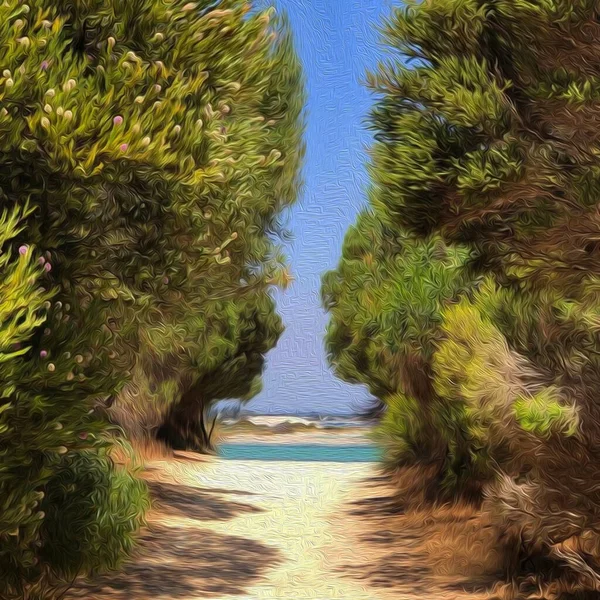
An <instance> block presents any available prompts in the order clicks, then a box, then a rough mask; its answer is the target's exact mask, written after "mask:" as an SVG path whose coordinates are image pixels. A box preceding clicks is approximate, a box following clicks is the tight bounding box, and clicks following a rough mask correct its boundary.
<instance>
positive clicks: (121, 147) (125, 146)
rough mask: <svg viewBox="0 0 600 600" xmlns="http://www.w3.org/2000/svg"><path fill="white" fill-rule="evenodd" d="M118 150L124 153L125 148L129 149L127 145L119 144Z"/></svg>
mask: <svg viewBox="0 0 600 600" xmlns="http://www.w3.org/2000/svg"><path fill="white" fill-rule="evenodd" d="M119 148H120V150H121V152H126V151H127V148H129V144H121V145H120V146H119Z"/></svg>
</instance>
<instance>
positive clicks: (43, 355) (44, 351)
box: [40, 350, 48, 358]
mask: <svg viewBox="0 0 600 600" xmlns="http://www.w3.org/2000/svg"><path fill="white" fill-rule="evenodd" d="M40 356H41V357H42V358H46V356H48V352H46V350H42V351H41V352H40Z"/></svg>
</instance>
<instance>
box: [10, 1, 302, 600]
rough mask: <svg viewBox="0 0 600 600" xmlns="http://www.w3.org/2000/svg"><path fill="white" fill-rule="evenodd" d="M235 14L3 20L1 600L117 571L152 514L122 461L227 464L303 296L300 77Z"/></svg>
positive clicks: (38, 9)
mask: <svg viewBox="0 0 600 600" xmlns="http://www.w3.org/2000/svg"><path fill="white" fill-rule="evenodd" d="M250 8H251V7H250V5H248V4H246V3H244V2H241V1H237V0H223V1H222V2H210V3H209V2H202V3H198V4H196V3H193V2H185V1H180V0H173V1H170V2H161V1H157V0H131V1H128V2H121V1H118V0H114V1H112V0H109V1H106V0H91V1H87V0H86V1H80V0H75V1H72V0H70V1H68V2H63V1H62V0H30V1H29V2H27V3H24V2H21V1H20V0H7V1H6V2H4V3H3V4H2V5H1V6H0V56H1V61H0V64H1V67H2V73H1V77H0V132H1V133H0V144H1V148H0V214H1V215H2V216H1V218H0V244H1V250H2V252H1V254H0V269H1V271H0V273H1V274H0V286H1V288H2V303H1V307H0V310H1V311H2V320H1V324H0V343H1V346H2V349H1V360H0V372H1V374H0V381H1V383H2V398H1V400H0V590H2V592H1V594H2V598H3V599H5V600H12V599H17V598H18V599H27V600H38V599H40V600H41V599H44V600H48V599H52V598H58V597H60V596H62V595H63V594H64V593H65V590H66V589H67V588H68V587H69V586H70V585H71V583H72V582H73V580H74V579H75V578H76V577H77V576H78V575H82V574H84V575H85V574H94V573H97V572H99V571H101V570H104V569H107V568H115V567H117V566H118V565H119V563H120V561H121V559H122V558H123V557H124V556H125V555H126V554H127V552H128V551H129V550H130V549H131V547H132V544H133V541H134V536H135V533H136V531H137V530H138V529H139V526H140V524H141V523H142V522H143V520H142V519H143V515H144V513H145V511H146V508H147V505H148V499H147V493H146V491H145V485H143V484H142V483H141V482H140V481H138V480H137V479H136V477H135V473H132V472H130V471H129V470H128V469H125V468H123V467H121V466H117V465H116V464H115V462H114V460H113V450H114V448H115V446H119V447H121V446H123V445H124V444H125V445H126V444H127V440H132V439H140V438H141V439H143V438H144V437H146V438H151V437H154V436H156V435H157V432H159V431H160V435H161V437H162V439H164V440H166V441H167V443H168V444H169V445H171V446H173V447H183V448H186V449H187V448H191V449H198V450H204V449H205V448H206V447H207V446H208V445H210V440H209V439H208V432H207V430H206V427H205V422H204V415H205V414H206V411H207V410H208V408H209V407H210V405H211V403H213V402H214V401H215V400H218V399H221V398H228V397H238V398H242V399H243V398H249V397H251V396H252V394H254V393H255V392H256V391H257V390H258V389H259V384H260V373H261V370H262V363H263V357H264V354H265V352H267V351H268V350H269V349H270V348H272V347H273V346H274V345H275V343H276V341H277V339H278V337H279V335H280V333H281V331H282V324H281V320H280V318H279V317H278V315H277V314H276V312H275V307H274V303H273V301H272V300H271V297H270V295H269V293H268V290H269V288H270V287H271V286H273V285H284V284H285V283H286V281H287V278H288V276H287V271H286V265H285V261H284V259H283V258H282V256H281V252H280V251H279V248H278V242H277V236H278V234H279V233H280V232H281V227H280V225H279V214H280V212H281V211H282V210H283V209H284V208H285V207H287V206H289V205H290V204H291V203H293V202H294V201H295V199H296V194H297V189H298V184H299V180H298V172H299V165H300V162H301V160H302V142H301V134H302V121H301V110H302V104H303V92H302V79H301V71H300V67H299V63H298V61H297V59H296V56H295V53H294V50H293V47H292V44H291V39H290V35H289V32H288V29H287V26H286V24H285V22H284V21H283V20H282V19H281V18H278V17H275V16H274V15H273V13H272V11H271V10H263V11H252V12H251V11H250Z"/></svg>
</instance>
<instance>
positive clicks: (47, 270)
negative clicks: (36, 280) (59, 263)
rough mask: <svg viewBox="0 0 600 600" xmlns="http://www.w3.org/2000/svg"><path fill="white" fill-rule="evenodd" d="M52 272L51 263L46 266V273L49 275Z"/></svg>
mask: <svg viewBox="0 0 600 600" xmlns="http://www.w3.org/2000/svg"><path fill="white" fill-rule="evenodd" d="M51 270H52V265H51V264H50V263H46V264H45V265H44V271H46V273H48V272H49V271H51Z"/></svg>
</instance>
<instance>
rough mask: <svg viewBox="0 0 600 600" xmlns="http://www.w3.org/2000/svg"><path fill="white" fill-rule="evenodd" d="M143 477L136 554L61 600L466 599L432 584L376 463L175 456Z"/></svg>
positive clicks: (445, 585) (450, 587)
mask: <svg viewBox="0 0 600 600" xmlns="http://www.w3.org/2000/svg"><path fill="white" fill-rule="evenodd" d="M183 457H185V458H183ZM147 467H148V468H147V471H146V473H145V477H146V479H147V480H148V482H149V485H150V487H151V490H152V493H153V496H154V498H155V508H154V509H153V511H152V514H151V516H150V523H149V527H148V528H147V529H146V530H145V531H144V534H143V537H142V539H141V544H140V548H139V550H138V553H137V555H136V556H135V557H134V558H133V559H132V560H131V561H130V562H129V564H128V565H126V567H125V569H124V571H123V572H121V573H120V574H117V575H116V576H111V577H105V578H104V579H102V580H100V581H96V583H95V584H94V585H83V584H79V585H78V587H77V588H76V589H74V590H72V591H71V592H70V593H69V595H68V596H67V598H86V599H89V600H109V599H111V600H145V599H146V598H153V599H158V600H160V599H174V598H177V599H182V600H199V599H201V598H202V599H204V598H218V599H220V600H229V599H234V598H236V599H238V600H240V599H247V600H258V599H261V598H314V599H322V600H325V599H327V598H346V599H349V600H391V599H393V600H402V599H404V598H406V599H408V598H411V599H415V598H420V599H423V600H425V599H427V600H431V599H432V598H435V597H437V598H444V600H451V599H453V598H466V597H468V598H474V597H475V596H474V595H473V594H467V593H466V592H464V591H463V590H462V589H461V586H460V585H458V586H457V585H456V582H454V581H452V582H449V581H447V582H441V583H440V582H439V581H438V580H437V579H435V577H434V576H433V574H432V573H431V571H430V570H429V569H428V567H427V564H426V561H427V558H426V557H425V556H424V555H423V554H422V553H421V551H420V549H419V547H420V546H419V544H420V541H422V540H420V538H422V537H423V532H422V531H421V530H420V529H419V528H418V529H419V531H417V532H416V533H415V531H412V530H408V529H407V527H406V526H405V525H403V522H402V518H403V517H402V513H401V511H399V510H398V509H397V508H396V507H395V506H394V504H393V503H392V502H391V501H390V498H391V497H390V494H391V493H392V491H391V490H390V489H389V488H388V487H386V483H385V482H384V479H383V478H382V477H379V476H378V474H377V465H375V464H372V463H342V464H340V463H327V462H262V461H233V460H224V459H219V458H215V457H199V456H195V455H179V458H176V459H175V460H172V459H171V460H168V461H160V460H156V461H152V462H150V463H148V465H147ZM382 486H383V487H382Z"/></svg>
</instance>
